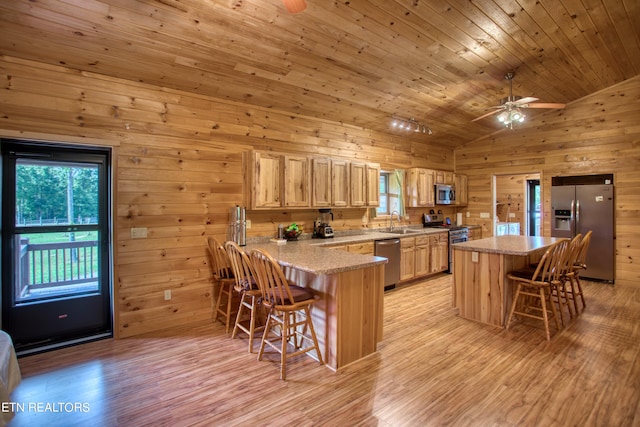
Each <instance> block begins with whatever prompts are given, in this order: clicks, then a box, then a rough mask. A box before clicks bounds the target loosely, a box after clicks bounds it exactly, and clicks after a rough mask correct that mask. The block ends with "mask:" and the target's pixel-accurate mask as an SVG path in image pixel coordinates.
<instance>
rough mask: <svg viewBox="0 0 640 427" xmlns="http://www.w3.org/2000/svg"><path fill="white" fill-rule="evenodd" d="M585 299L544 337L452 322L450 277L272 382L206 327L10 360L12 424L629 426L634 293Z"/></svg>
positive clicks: (634, 408) (635, 390)
mask: <svg viewBox="0 0 640 427" xmlns="http://www.w3.org/2000/svg"><path fill="white" fill-rule="evenodd" d="M584 285H585V286H584V288H585V294H586V298H587V309H586V311H585V312H584V313H582V314H581V315H580V316H579V317H578V318H577V319H576V320H574V321H572V322H570V324H569V325H568V327H566V328H565V329H564V330H562V331H560V332H559V333H556V334H554V336H553V337H552V340H551V342H547V341H546V340H545V337H544V331H543V330H542V329H541V327H540V328H534V327H532V326H528V325H526V324H518V325H516V326H515V327H513V328H512V329H511V330H509V331H505V330H501V329H498V328H493V327H489V326H483V325H480V324H476V323H473V322H470V321H467V320H464V319H461V318H458V317H457V316H455V314H454V313H453V310H452V308H451V299H450V287H451V276H448V275H443V276H441V277H438V278H436V279H435V280H431V281H425V282H420V283H415V284H412V285H409V286H405V287H402V288H399V289H396V290H394V291H391V292H388V293H386V294H385V323H384V327H385V336H384V341H383V343H382V344H381V345H380V348H379V352H378V353H377V354H375V355H373V356H370V357H369V358H367V359H365V360H362V361H359V362H357V363H355V364H352V365H350V366H348V367H347V368H345V369H344V370H342V371H341V372H339V373H333V372H331V371H330V370H329V369H327V368H326V367H323V366H319V365H318V364H317V362H315V361H314V360H312V359H311V358H309V357H307V356H301V357H300V358H298V359H294V360H292V361H291V362H290V364H288V365H289V366H288V367H289V370H288V372H287V379H288V380H287V381H286V382H283V381H280V380H279V379H278V369H279V368H278V362H277V359H276V358H275V357H271V358H269V359H268V361H263V362H257V361H256V356H255V354H249V353H247V351H246V349H247V341H246V340H245V339H235V340H232V339H231V338H230V337H229V336H228V335H226V334H225V333H224V328H223V327H222V326H221V325H220V324H219V323H216V324H211V323H207V324H203V325H198V326H195V327H193V328H192V329H189V330H176V331H172V333H171V334H167V333H165V334H162V335H149V336H145V337H138V338H127V339H123V340H103V341H97V342H93V343H88V344H83V345H80V346H76V347H70V348H66V349H61V350H57V351H55V352H50V353H45V354H39V355H33V356H28V357H24V358H21V359H20V366H21V369H22V374H23V382H22V384H21V385H20V386H19V387H18V389H16V391H15V392H14V394H13V395H12V398H13V401H15V402H44V403H53V402H81V403H83V402H86V403H88V406H89V411H88V412H77V413H70V414H65V413H60V412H58V413H35V412H21V413H18V414H17V415H16V417H15V418H14V420H13V421H12V422H11V423H10V425H11V426H44V425H47V426H75V425H78V426H80V425H82V426H93V427H97V426H192V425H196V426H217V425H296V426H310V425H326V426H354V425H358V426H429V425H433V426H442V425H454V426H638V425H640V289H634V288H628V287H627V288H624V287H614V286H611V285H605V284H600V283H590V282H585V283H584Z"/></svg>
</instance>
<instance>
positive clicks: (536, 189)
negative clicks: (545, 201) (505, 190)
mask: <svg viewBox="0 0 640 427" xmlns="http://www.w3.org/2000/svg"><path fill="white" fill-rule="evenodd" d="M540 205H541V197H540V180H539V179H528V180H527V213H528V217H529V218H528V221H527V222H528V231H529V233H528V235H529V236H540V235H541V233H540V229H541V226H542V224H541V220H542V212H541V207H540Z"/></svg>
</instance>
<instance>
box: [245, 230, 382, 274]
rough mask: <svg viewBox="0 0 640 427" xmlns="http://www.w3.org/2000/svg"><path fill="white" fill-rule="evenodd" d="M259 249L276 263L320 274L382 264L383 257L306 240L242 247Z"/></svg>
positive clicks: (247, 249)
mask: <svg viewBox="0 0 640 427" xmlns="http://www.w3.org/2000/svg"><path fill="white" fill-rule="evenodd" d="M253 249H261V250H263V251H265V252H268V253H269V255H271V256H272V257H273V258H274V259H275V260H276V261H278V263H279V264H281V265H283V266H286V267H292V268H296V269H298V270H302V271H306V272H309V273H313V274H317V275H322V274H333V273H340V272H343V271H351V270H358V269H361V268H367V267H372V266H374V265H377V264H386V263H387V259H386V258H383V257H378V256H372V255H361V254H356V253H351V252H346V251H336V250H331V249H327V248H323V247H321V246H317V245H313V244H310V240H308V239H307V240H299V241H295V242H287V243H286V244H284V245H279V244H277V243H253V244H249V245H247V246H245V247H244V250H245V251H246V252H248V251H251V250H253Z"/></svg>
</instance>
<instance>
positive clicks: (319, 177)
mask: <svg viewBox="0 0 640 427" xmlns="http://www.w3.org/2000/svg"><path fill="white" fill-rule="evenodd" d="M331 176H332V175H331V159H324V158H314V159H313V161H312V163H311V187H312V191H311V206H317V207H328V206H331V190H332V188H331V187H332V183H333V182H332V177H331Z"/></svg>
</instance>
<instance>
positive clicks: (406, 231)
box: [380, 228, 422, 234]
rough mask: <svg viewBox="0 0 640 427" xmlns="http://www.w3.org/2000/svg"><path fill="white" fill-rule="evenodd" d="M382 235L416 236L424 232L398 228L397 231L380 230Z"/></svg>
mask: <svg viewBox="0 0 640 427" xmlns="http://www.w3.org/2000/svg"><path fill="white" fill-rule="evenodd" d="M380 232H381V233H389V234H414V233H421V232H422V230H413V229H411V228H398V229H395V230H388V229H387V230H380Z"/></svg>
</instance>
